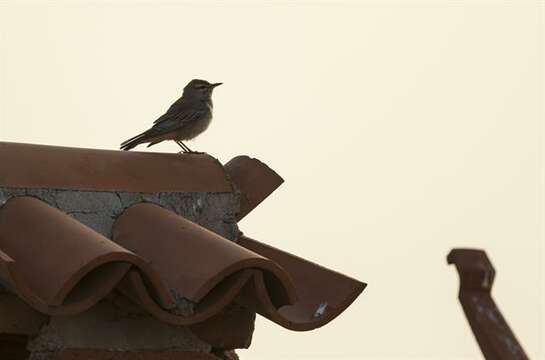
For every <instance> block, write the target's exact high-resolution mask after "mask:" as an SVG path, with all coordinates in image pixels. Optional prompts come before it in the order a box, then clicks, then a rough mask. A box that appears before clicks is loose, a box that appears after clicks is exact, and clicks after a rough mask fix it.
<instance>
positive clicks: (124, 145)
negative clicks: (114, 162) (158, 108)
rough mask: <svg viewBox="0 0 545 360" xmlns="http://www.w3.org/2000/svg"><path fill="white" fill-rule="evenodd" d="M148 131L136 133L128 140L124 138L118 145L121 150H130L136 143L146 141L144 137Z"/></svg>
mask: <svg viewBox="0 0 545 360" xmlns="http://www.w3.org/2000/svg"><path fill="white" fill-rule="evenodd" d="M148 133H149V130H148V131H144V132H143V133H141V134H138V135H136V136H134V137H132V138H130V139H128V140H125V141H123V142H122V143H121V145H120V147H119V148H120V149H121V150H125V151H126V150H130V149H132V148H134V147H135V146H136V145H138V144H141V143H143V142H146V139H147V135H148Z"/></svg>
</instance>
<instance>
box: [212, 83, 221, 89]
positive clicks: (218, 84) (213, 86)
mask: <svg viewBox="0 0 545 360" xmlns="http://www.w3.org/2000/svg"><path fill="white" fill-rule="evenodd" d="M221 84H223V83H215V84H210V87H211V88H215V87H216V86H220V85H221Z"/></svg>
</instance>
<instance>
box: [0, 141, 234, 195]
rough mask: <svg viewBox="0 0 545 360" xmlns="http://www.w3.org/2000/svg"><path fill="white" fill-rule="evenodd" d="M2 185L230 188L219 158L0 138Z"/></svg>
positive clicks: (174, 189)
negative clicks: (87, 147)
mask: <svg viewBox="0 0 545 360" xmlns="http://www.w3.org/2000/svg"><path fill="white" fill-rule="evenodd" d="M0 164H2V171H1V172H0V186H7V187H22V188H25V187H26V188H55V189H76V190H105V191H106V190H110V191H114V190H123V191H136V192H161V191H171V192H231V191H232V186H231V183H230V182H229V180H228V179H227V174H226V172H225V170H224V168H223V166H222V165H221V164H220V162H219V161H218V160H216V159H215V158H213V157H212V156H210V155H207V154H203V153H192V154H184V155H183V156H180V155H178V154H165V153H152V152H138V151H112V150H96V149H83V148H70V147H61V146H46V145H34V144H21V143H10V142H0Z"/></svg>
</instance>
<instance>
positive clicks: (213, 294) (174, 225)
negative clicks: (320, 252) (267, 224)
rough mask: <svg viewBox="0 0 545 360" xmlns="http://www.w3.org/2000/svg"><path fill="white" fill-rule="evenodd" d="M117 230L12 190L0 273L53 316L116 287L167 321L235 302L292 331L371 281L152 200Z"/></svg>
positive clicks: (205, 314)
mask: <svg viewBox="0 0 545 360" xmlns="http://www.w3.org/2000/svg"><path fill="white" fill-rule="evenodd" d="M113 230H114V231H113V234H114V235H113V241H112V240H110V239H107V238H105V237H104V236H102V235H100V234H98V233H96V232H95V231H94V230H92V229H90V228H88V227H86V226H85V225H83V224H81V223H79V222H78V221H77V220H75V219H74V218H72V217H70V216H69V215H67V214H65V213H63V212H61V211H60V210H57V209H55V208H53V207H50V206H49V205H47V204H45V203H43V202H42V201H40V200H38V199H35V198H31V197H16V198H12V199H10V200H8V201H7V203H6V204H5V205H4V206H3V207H2V208H1V209H0V280H1V281H2V283H4V284H6V285H7V286H8V287H9V288H10V289H11V290H12V291H13V292H15V293H16V294H17V295H19V297H20V298H22V299H23V300H24V301H25V302H27V303H28V304H29V305H31V306H32V307H33V308H35V309H36V310H38V311H40V312H43V313H46V314H51V315H53V314H73V313H78V312H82V311H85V310H86V309H88V308H89V307H90V306H93V305H94V304H95V303H97V302H98V301H99V300H100V299H102V298H103V297H105V296H106V295H107V294H108V293H109V292H111V291H112V290H113V289H114V288H117V289H118V290H120V291H121V292H123V293H124V294H125V295H126V296H128V297H130V298H132V299H133V300H135V301H137V302H138V303H140V304H141V305H142V306H143V307H144V308H146V309H147V310H148V311H149V312H150V313H151V314H153V315H154V316H155V317H157V318H158V319H160V320H161V321H165V322H168V323H171V324H177V325H190V324H195V323H198V322H201V321H204V320H206V319H208V318H210V317H212V316H213V315H215V314H217V313H218V312H220V311H221V310H222V309H223V308H224V307H225V306H227V305H228V304H229V303H231V302H233V301H237V302H241V303H243V304H245V305H247V306H248V307H250V308H252V309H255V310H256V311H258V312H259V313H260V314H262V315H264V316H266V317H267V318H269V319H270V320H272V321H274V322H276V323H278V324H279V325H281V326H284V327H286V328H289V329H293V330H310V329H313V328H316V327H319V326H322V325H323V324H325V323H327V322H329V321H330V320H332V319H333V318H334V317H336V316H337V315H338V314H339V313H340V312H342V311H343V310H344V309H345V308H346V307H347V306H348V305H349V304H350V303H351V302H352V301H353V300H354V299H355V298H356V297H357V296H358V295H359V293H361V291H362V290H363V289H364V287H365V284H363V283H361V282H358V281H356V280H353V279H351V278H348V277H346V276H344V275H341V274H338V273H336V272H333V271H331V270H328V269H325V268H323V267H320V266H318V265H316V264H313V263H311V262H308V261H306V260H303V259H301V258H298V257H296V256H293V255H291V254H288V253H285V252H282V251H281V250H278V249H275V248H272V247H270V246H267V245H264V244H261V243H259V242H257V241H255V240H252V239H250V238H247V237H242V238H241V240H240V242H239V243H238V244H237V243H233V242H231V241H229V240H227V239H225V238H223V237H221V236H219V235H217V234H215V233H213V232H211V231H209V230H207V229H205V228H203V227H201V226H199V225H197V224H195V223H193V222H191V221H189V220H187V219H185V218H183V217H182V216H179V215H177V214H174V213H172V212H170V211H169V210H166V209H163V208H161V207H159V206H157V205H154V204H150V203H141V204H137V205H134V206H132V207H130V208H129V209H127V210H125V212H124V213H123V214H122V215H121V216H120V218H119V219H118V220H117V222H116V223H115V225H114V229H113ZM44 278H47V279H48V281H43V279H44ZM310 278H312V279H313V280H312V281H310V280H309V279H310ZM188 303H189V304H190V305H192V307H191V312H190V313H189V314H188V313H185V314H183V315H182V314H180V313H179V312H178V310H179V307H180V306H181V305H184V304H185V305H187V304H188Z"/></svg>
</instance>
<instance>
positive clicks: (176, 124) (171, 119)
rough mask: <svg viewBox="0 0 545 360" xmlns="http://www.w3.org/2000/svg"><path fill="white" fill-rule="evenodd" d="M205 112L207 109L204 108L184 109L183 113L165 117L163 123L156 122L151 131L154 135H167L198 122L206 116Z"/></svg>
mask: <svg viewBox="0 0 545 360" xmlns="http://www.w3.org/2000/svg"><path fill="white" fill-rule="evenodd" d="M205 112H206V108H203V107H200V108H198V107H191V108H189V107H188V108H186V109H183V111H180V112H178V113H173V114H170V115H169V116H164V115H163V116H164V118H163V119H161V121H158V122H156V123H155V125H153V127H152V128H151V130H154V133H156V134H161V135H162V134H166V133H169V132H171V131H175V130H178V129H180V128H182V127H183V126H184V125H185V124H187V123H190V122H192V121H194V120H198V119H199V118H201V117H202V116H204V115H205ZM165 115H167V114H165Z"/></svg>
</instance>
